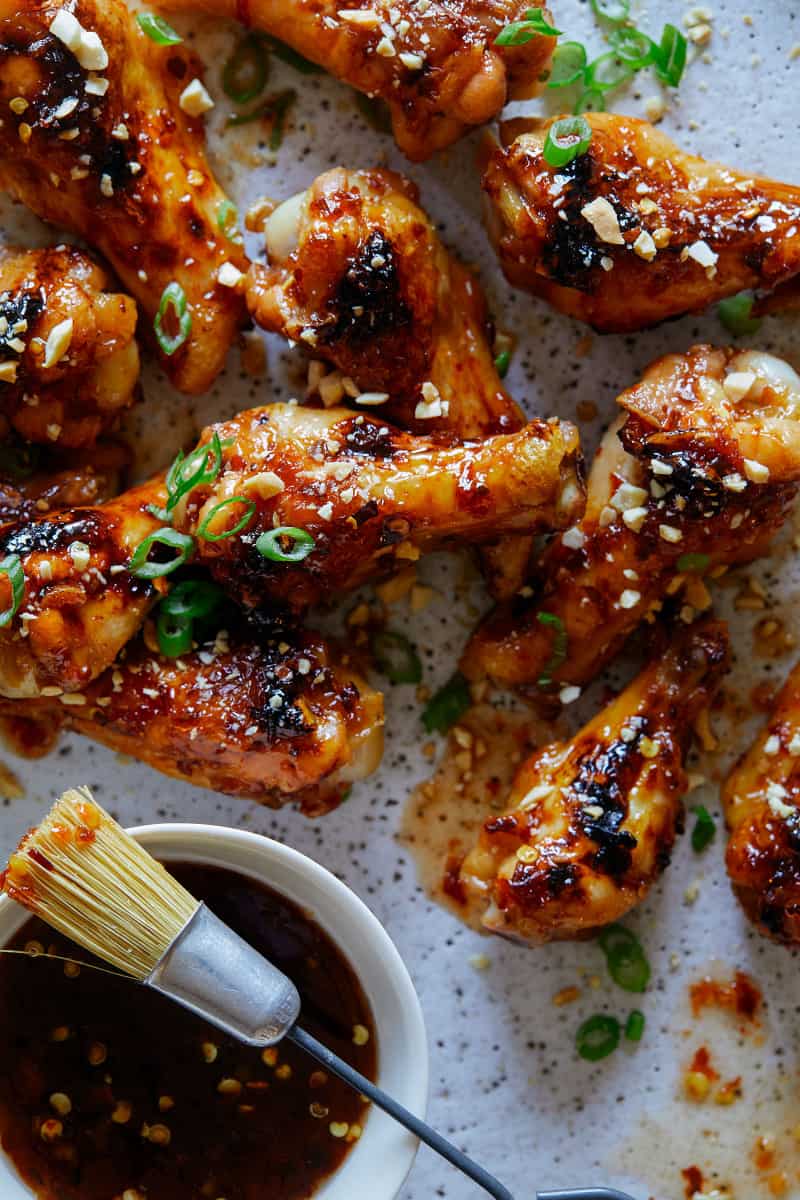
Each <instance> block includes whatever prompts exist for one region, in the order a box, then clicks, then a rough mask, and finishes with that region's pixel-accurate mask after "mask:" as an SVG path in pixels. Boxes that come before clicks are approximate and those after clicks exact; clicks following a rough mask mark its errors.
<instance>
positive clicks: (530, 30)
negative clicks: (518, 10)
mask: <svg viewBox="0 0 800 1200" xmlns="http://www.w3.org/2000/svg"><path fill="white" fill-rule="evenodd" d="M540 36H541V37H560V36H561V30H560V29H554V28H553V26H552V25H548V23H547V21H546V20H545V19H544V17H543V16H542V10H541V9H540V8H529V9H528V10H527V11H526V12H525V13H524V14H523V18H522V20H521V21H511V22H510V23H509V24H508V25H506V26H505V28H504V29H501V30H500V32H499V33H498V35H497V37H496V38H495V39H494V44H495V46H524V45H526V44H527V43H528V42H531V41H533V39H534V38H535V37H540Z"/></svg>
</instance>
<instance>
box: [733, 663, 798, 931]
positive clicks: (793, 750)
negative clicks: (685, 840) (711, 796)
mask: <svg viewBox="0 0 800 1200" xmlns="http://www.w3.org/2000/svg"><path fill="white" fill-rule="evenodd" d="M722 802H723V807H724V809H725V817H726V820H727V823H728V828H729V829H730V835H731V836H730V841H729V842H728V852H727V856H726V863H727V867H728V874H729V876H730V878H731V882H732V883H733V887H734V891H735V892H736V895H737V896H738V897H739V900H740V901H741V903H742V906H743V908H744V910H745V912H746V913H747V915H748V916H749V917H750V919H751V920H752V921H754V922H755V924H756V925H757V926H758V927H759V929H761V930H762V932H764V933H766V934H768V936H770V937H772V938H775V939H776V940H777V941H780V942H784V943H785V944H786V945H797V944H799V943H800V667H795V669H794V670H793V671H792V673H791V675H790V676H789V678H788V679H787V681H786V684H785V685H784V687H783V690H782V691H781V693H780V695H779V696H778V698H777V700H776V701H775V704H774V707H773V709H772V713H771V715H770V718H769V721H768V722H767V725H766V726H765V728H764V729H763V730H762V731H761V733H760V734H759V735H758V737H757V738H756V741H755V743H754V744H753V746H752V747H751V748H750V750H748V751H747V753H746V754H745V755H744V756H743V757H742V759H741V760H740V761H739V762H738V763H737V764H736V766H735V767H734V768H733V770H732V771H731V773H730V775H729V776H728V779H727V781H726V783H725V786H724V788H723V791H722Z"/></svg>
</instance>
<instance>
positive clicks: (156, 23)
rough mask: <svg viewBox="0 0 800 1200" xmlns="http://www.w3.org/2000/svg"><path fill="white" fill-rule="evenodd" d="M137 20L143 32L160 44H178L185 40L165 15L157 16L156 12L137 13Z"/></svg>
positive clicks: (152, 40)
mask: <svg viewBox="0 0 800 1200" xmlns="http://www.w3.org/2000/svg"><path fill="white" fill-rule="evenodd" d="M136 20H137V21H138V22H139V27H140V29H141V30H142V32H143V33H146V34H147V36H148V37H149V38H150V41H151V42H155V43H156V45H158V46H177V45H178V43H179V42H182V41H183V38H182V37H181V35H180V34H179V33H176V32H175V30H174V29H173V28H172V26H171V25H170V24H168V22H167V21H165V20H164V18H163V17H159V16H156V14H155V13H137V15H136Z"/></svg>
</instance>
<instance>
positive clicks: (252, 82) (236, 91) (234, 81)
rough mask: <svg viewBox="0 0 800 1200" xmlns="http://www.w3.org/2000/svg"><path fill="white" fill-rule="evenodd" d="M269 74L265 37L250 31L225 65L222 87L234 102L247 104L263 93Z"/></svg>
mask: <svg viewBox="0 0 800 1200" xmlns="http://www.w3.org/2000/svg"><path fill="white" fill-rule="evenodd" d="M268 74H269V64H268V60H267V54H266V51H265V49H264V39H263V38H262V37H261V35H260V34H258V33H248V34H247V35H246V36H245V37H243V38H242V40H241V41H240V42H239V44H238V46H237V47H236V49H235V50H234V52H233V54H232V55H231V57H230V58H229V59H228V61H227V62H226V63H225V66H224V67H223V70H222V87H223V89H224V91H225V95H226V96H229V97H230V99H231V100H233V102H234V104H247V103H248V102H249V101H250V100H255V98H256V96H260V95H261V93H262V92H263V90H264V88H265V86H266V83H267V76H268ZM248 76H249V77H250V79H249V82H248Z"/></svg>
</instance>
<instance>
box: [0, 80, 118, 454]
mask: <svg viewBox="0 0 800 1200" xmlns="http://www.w3.org/2000/svg"><path fill="white" fill-rule="evenodd" d="M0 86H2V85H0ZM1 132H2V130H1V129H0V133H1ZM135 332H136V304H135V303H134V301H133V300H131V298H130V297H129V296H124V295H121V294H120V293H117V292H114V291H112V290H111V289H110V281H109V278H108V276H107V274H106V272H105V271H103V270H102V269H101V268H100V267H99V266H97V264H96V263H94V262H93V261H92V260H91V259H90V258H89V257H88V256H87V255H86V254H84V253H83V252H82V251H80V250H76V249H74V248H71V247H70V248H68V247H64V246H61V247H58V248H55V249H48V250H16V249H9V248H7V247H2V246H0V413H2V415H3V416H4V417H5V419H6V421H7V422H8V424H9V425H10V426H11V427H13V429H15V430H16V432H17V433H18V434H20V435H21V436H22V437H24V438H26V439H27V440H28V441H31V442H43V443H45V444H49V443H53V444H56V445H59V446H65V447H71V448H75V447H82V446H91V445H93V443H94V441H95V439H96V438H97V436H98V434H100V433H101V432H102V431H103V430H104V429H106V428H108V426H109V425H111V424H113V422H114V421H115V420H116V418H117V417H118V415H119V413H120V411H121V410H122V409H125V408H127V407H128V406H129V405H130V404H132V403H133V399H134V395H135V391H136V385H137V382H138V379H139V353H138V350H137V346H136V342H135V340H134V334H135Z"/></svg>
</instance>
